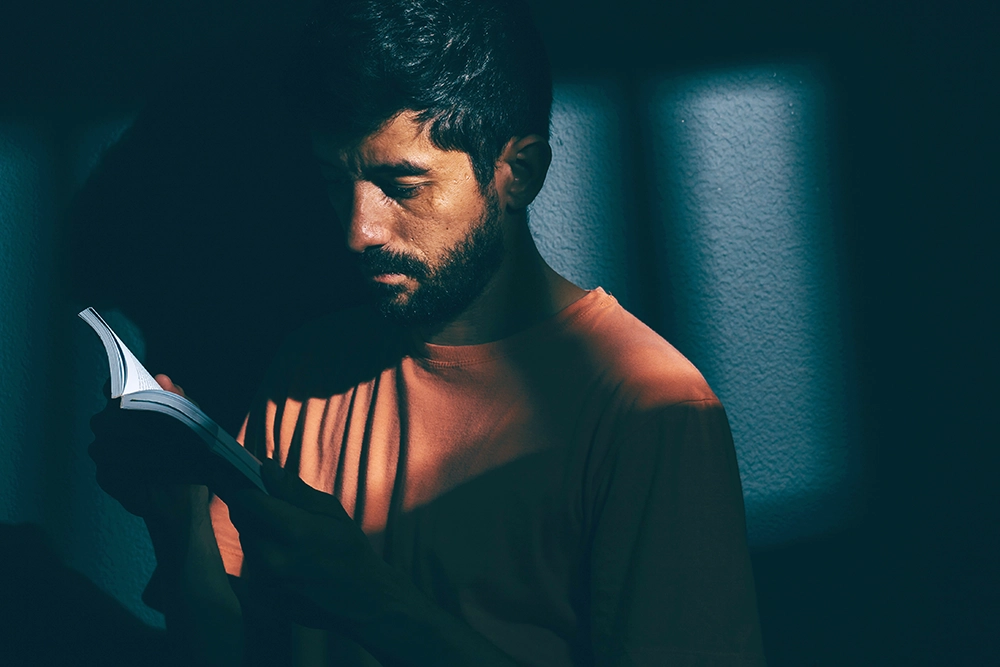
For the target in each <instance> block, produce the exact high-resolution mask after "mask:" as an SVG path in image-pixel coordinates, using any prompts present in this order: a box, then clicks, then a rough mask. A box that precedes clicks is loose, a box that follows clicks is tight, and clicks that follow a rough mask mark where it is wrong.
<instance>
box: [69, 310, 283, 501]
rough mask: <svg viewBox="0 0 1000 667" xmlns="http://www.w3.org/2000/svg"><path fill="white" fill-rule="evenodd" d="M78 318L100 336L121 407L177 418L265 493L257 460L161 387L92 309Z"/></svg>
mask: <svg viewBox="0 0 1000 667" xmlns="http://www.w3.org/2000/svg"><path fill="white" fill-rule="evenodd" d="M80 317H81V318H83V321H84V322H86V323H87V324H89V325H90V326H91V328H92V329H93V330H94V331H95V332H97V335H98V336H100V337H101V342H102V343H104V350H105V351H106V352H107V353H108V364H109V365H110V366H111V398H121V399H122V400H121V407H122V408H123V409H125V410H149V411H152V412H160V413H163V414H165V415H170V416H171V417H173V418H174V419H176V420H178V421H180V422H181V423H183V424H184V425H185V426H187V427H188V428H190V429H191V430H192V431H194V432H195V433H196V434H197V435H198V436H199V437H200V438H201V439H202V440H204V441H205V443H206V444H208V448H209V450H210V451H211V452H212V453H213V454H215V455H216V456H220V457H222V458H223V459H225V460H226V461H228V462H229V463H230V464H232V465H233V467H235V468H236V470H237V471H238V472H239V473H240V474H242V475H243V476H244V477H246V478H247V479H248V480H250V482H251V483H253V485H254V486H256V487H257V488H259V489H260V490H261V491H264V493H267V490H266V489H265V488H264V482H263V481H262V480H261V477H260V461H258V460H257V458H256V457H255V456H254V455H253V454H251V453H250V452H248V451H247V450H246V449H244V448H243V446H242V445H240V443H238V442H236V440H235V439H234V438H233V437H232V436H231V435H229V434H228V433H226V432H225V431H224V430H222V427H220V426H219V425H218V424H216V423H215V422H214V421H212V419H211V417H209V416H208V415H206V414H205V413H204V412H202V411H201V408H199V407H198V406H197V405H195V404H194V403H192V402H191V401H189V400H188V399H186V398H184V397H183V396H178V395H177V394H174V393H172V392H169V391H166V390H164V389H161V388H160V385H159V384H157V383H156V380H154V379H153V376H152V375H150V374H149V371H147V370H146V369H145V368H144V367H143V365H142V364H140V363H139V360H138V359H136V358H135V355H134V354H132V351H131V350H129V349H128V347H126V346H125V343H123V342H122V340H121V339H120V338H119V337H118V335H117V334H115V332H114V331H112V329H111V327H109V326H108V323H107V322H105V321H104V318H102V317H101V316H100V315H98V314H97V311H96V310H94V309H93V308H87V309H86V310H83V311H81V312H80Z"/></svg>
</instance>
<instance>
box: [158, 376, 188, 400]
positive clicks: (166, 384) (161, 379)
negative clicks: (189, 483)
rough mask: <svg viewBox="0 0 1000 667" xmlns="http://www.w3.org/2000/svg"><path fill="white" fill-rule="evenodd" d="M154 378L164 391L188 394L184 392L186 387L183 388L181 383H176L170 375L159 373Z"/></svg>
mask: <svg viewBox="0 0 1000 667" xmlns="http://www.w3.org/2000/svg"><path fill="white" fill-rule="evenodd" d="M153 379H154V380H156V383H157V384H158V385H160V388H162V389H163V390H164V391H169V392H171V393H174V394H178V395H180V396H185V397H186V396H187V395H186V394H185V393H184V389H182V388H181V386H180V385H179V384H174V381H173V380H171V379H170V376H168V375H164V374H163V373H159V374H157V375H155V376H154V377H153Z"/></svg>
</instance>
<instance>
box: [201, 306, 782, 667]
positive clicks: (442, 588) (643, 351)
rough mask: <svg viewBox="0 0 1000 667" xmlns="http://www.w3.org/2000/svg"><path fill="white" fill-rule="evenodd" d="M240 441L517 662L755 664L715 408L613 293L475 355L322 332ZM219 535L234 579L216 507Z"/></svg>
mask: <svg viewBox="0 0 1000 667" xmlns="http://www.w3.org/2000/svg"><path fill="white" fill-rule="evenodd" d="M244 443H245V446H246V447H248V448H249V449H251V450H252V451H254V452H255V453H256V454H258V455H260V456H268V457H272V458H275V459H277V460H278V461H279V462H280V463H281V464H282V465H283V466H285V467H286V468H287V469H289V470H294V471H296V472H297V473H298V474H299V476H300V477H301V478H302V479H303V480H304V481H305V482H306V483H308V484H309V485H311V486H313V487H315V488H316V489H319V490H321V491H325V492H327V493H332V494H333V495H335V496H336V497H337V498H338V499H339V500H340V501H341V503H342V504H343V506H344V508H345V509H346V510H347V512H348V513H349V514H351V515H352V516H354V518H355V520H356V521H359V522H360V523H361V525H362V527H363V529H364V531H365V532H366V533H367V534H368V535H369V537H370V538H371V540H372V542H373V544H374V545H375V547H376V549H377V550H379V551H381V552H382V553H383V555H384V557H385V558H386V559H387V560H388V561H389V562H390V563H392V564H393V565H394V566H396V567H398V568H400V569H401V570H403V571H404V572H406V573H408V574H409V575H410V577H411V578H412V580H413V582H414V583H415V584H416V585H417V587H418V588H420V589H421V590H422V591H423V592H424V593H425V594H426V595H428V596H429V597H430V598H431V599H432V600H434V601H435V602H436V603H437V604H438V605H439V606H441V607H442V608H444V609H445V610H446V611H449V612H451V613H453V614H455V615H457V616H459V617H461V618H463V619H465V620H466V621H467V622H468V623H469V624H470V625H471V626H472V627H473V628H475V629H476V630H478V631H479V632H481V633H482V634H483V635H485V636H486V637H488V638H489V639H490V640H492V641H493V642H494V643H495V644H497V645H498V646H499V647H500V648H502V649H503V650H505V651H506V652H507V653H509V654H510V655H511V656H513V657H514V658H515V659H517V660H519V661H521V662H522V663H523V664H532V665H536V664H537V665H571V664H594V663H595V662H596V663H597V664H605V663H612V662H613V663H615V664H618V661H620V660H625V661H626V662H628V661H631V662H630V663H629V664H633V663H634V664H666V663H670V664H674V663H673V661H676V660H678V659H680V658H681V657H682V656H689V657H691V658H698V659H702V662H698V664H699V665H701V664H704V665H757V664H762V662H763V661H762V659H761V658H760V656H761V648H760V634H759V628H758V622H757V611H756V600H755V596H754V587H753V577H752V572H751V569H750V560H749V555H748V552H747V548H746V531H745V523H744V515H743V499H742V494H741V489H740V479H739V474H738V471H737V467H736V458H735V453H734V450H733V443H732V437H731V435H730V431H729V425H728V422H727V420H726V416H725V412H724V410H723V408H722V405H721V404H720V403H719V401H718V399H717V398H716V397H715V395H714V394H713V393H712V391H711V390H710V389H709V387H708V385H707V384H706V383H705V381H704V379H703V378H702V376H701V374H700V373H699V372H698V371H697V370H696V369H695V368H694V366H692V365H691V363H690V362H689V361H687V360H686V359H685V358H684V357H683V356H682V355H681V354H680V353H679V352H677V350H675V349H674V348H673V347H672V346H671V345H670V344H669V343H667V342H666V341H665V340H663V339H662V338H661V337H660V336H659V335H657V334H656V333H655V332H653V331H652V330H651V329H649V328H648V327H646V326H645V325H643V324H642V323H641V322H639V320H637V319H636V318H635V317H633V316H632V315H630V314H629V313H628V312H626V311H625V310H624V309H623V308H622V307H621V306H620V305H619V304H618V302H617V301H616V300H615V299H614V298H613V297H611V296H610V295H608V294H607V293H605V292H604V291H603V290H601V289H596V290H593V291H591V292H589V293H587V294H586V295H585V296H584V297H583V298H581V299H580V300H578V301H577V302H575V303H573V304H572V305H570V306H569V307H567V308H566V309H564V310H563V311H562V312H560V313H558V314H557V315H556V316H554V317H553V318H551V319H549V320H547V321H545V322H542V323H541V324H538V325H536V326H533V327H531V328H529V329H527V330H525V331H522V332H520V333H517V334H515V335H513V336H511V337H509V338H506V339H503V340H500V341H496V342H492V343H486V344H483V345H470V346H438V345H431V344H426V343H415V342H413V341H412V340H410V339H406V338H404V337H402V336H401V335H399V334H396V333H393V331H392V330H391V329H390V328H389V327H387V326H385V325H384V324H381V323H380V321H379V318H378V316H377V315H376V314H375V313H373V312H371V311H369V310H354V311H348V312H346V313H341V314H338V315H335V316H331V317H329V318H327V319H324V320H322V321H320V322H317V323H316V324H314V325H313V326H310V327H308V328H306V329H305V330H303V331H301V332H299V333H298V334H296V335H295V336H294V337H292V338H291V339H290V340H289V341H288V342H287V343H286V345H285V346H284V347H283V349H282V351H281V352H280V353H279V355H278V358H277V359H276V361H275V364H274V365H273V367H272V369H271V371H270V373H269V377H268V379H267V381H266V383H265V386H264V389H263V392H262V394H261V396H260V397H259V400H258V402H257V404H256V405H255V406H254V408H253V409H252V411H251V413H250V415H249V417H248V420H247V424H246V426H245V430H244ZM212 517H213V524H214V527H215V532H216V537H217V539H218V543H219V549H220V551H221V553H222V556H223V560H224V562H225V564H226V569H227V571H228V572H229V573H230V574H239V571H240V568H241V564H242V552H241V550H240V545H239V537H238V535H237V533H236V531H235V529H234V528H233V526H232V524H231V523H230V522H229V519H228V514H227V511H226V508H225V506H224V504H222V502H221V501H218V500H216V501H214V502H213V507H212ZM678 664H690V663H686V662H684V661H683V660H681V662H680V663H678Z"/></svg>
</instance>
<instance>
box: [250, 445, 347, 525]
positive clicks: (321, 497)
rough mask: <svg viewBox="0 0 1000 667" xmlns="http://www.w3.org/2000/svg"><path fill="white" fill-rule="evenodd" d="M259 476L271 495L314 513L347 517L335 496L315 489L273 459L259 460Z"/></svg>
mask: <svg viewBox="0 0 1000 667" xmlns="http://www.w3.org/2000/svg"><path fill="white" fill-rule="evenodd" d="M260 472H261V477H262V478H263V480H264V486H265V487H266V488H267V491H268V493H270V494H271V496H272V497H274V498H277V499H279V500H284V501H285V502H287V503H289V504H291V505H294V506H296V507H299V508H301V509H304V510H306V511H307V512H312V513H314V514H323V515H325V516H332V517H341V516H343V518H347V513H346V512H345V511H344V508H343V506H342V505H341V504H340V501H338V500H337V499H336V498H335V497H333V496H331V495H330V494H328V493H323V492H322V491H317V490H316V489H314V488H312V487H311V486H309V485H308V484H306V483H305V482H303V481H302V479H301V478H300V477H299V476H298V475H295V474H292V473H290V472H288V471H287V470H285V469H284V468H282V467H281V466H280V465H279V464H278V462H277V461H275V460H274V459H264V460H263V461H261V471H260Z"/></svg>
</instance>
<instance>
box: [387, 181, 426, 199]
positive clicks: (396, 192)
mask: <svg viewBox="0 0 1000 667" xmlns="http://www.w3.org/2000/svg"><path fill="white" fill-rule="evenodd" d="M420 188H421V186H419V185H400V184H398V183H380V184H379V189H381V190H382V192H384V193H385V196H386V197H390V198H392V199H410V198H411V197H414V196H416V194H417V193H418V192H420Z"/></svg>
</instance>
